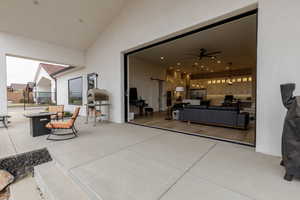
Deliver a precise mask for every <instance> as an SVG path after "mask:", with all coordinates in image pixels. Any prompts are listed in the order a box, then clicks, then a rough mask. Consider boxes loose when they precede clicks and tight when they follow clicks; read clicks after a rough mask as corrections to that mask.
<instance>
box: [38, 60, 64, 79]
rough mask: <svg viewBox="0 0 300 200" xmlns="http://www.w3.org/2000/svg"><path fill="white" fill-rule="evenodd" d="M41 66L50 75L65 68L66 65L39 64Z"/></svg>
mask: <svg viewBox="0 0 300 200" xmlns="http://www.w3.org/2000/svg"><path fill="white" fill-rule="evenodd" d="M40 67H41V68H44V70H45V71H46V72H47V73H48V74H49V75H50V76H51V75H52V74H53V73H55V72H58V71H61V70H63V69H65V68H66V67H63V66H60V65H51V64H45V63H41V64H40Z"/></svg>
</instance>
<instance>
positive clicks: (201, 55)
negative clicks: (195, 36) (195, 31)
mask: <svg viewBox="0 0 300 200" xmlns="http://www.w3.org/2000/svg"><path fill="white" fill-rule="evenodd" d="M221 53H222V51H213V52H208V50H207V49H204V48H201V49H200V52H199V53H198V54H187V55H188V56H194V57H197V58H198V60H202V59H203V58H211V59H214V58H215V57H216V55H218V54H221Z"/></svg>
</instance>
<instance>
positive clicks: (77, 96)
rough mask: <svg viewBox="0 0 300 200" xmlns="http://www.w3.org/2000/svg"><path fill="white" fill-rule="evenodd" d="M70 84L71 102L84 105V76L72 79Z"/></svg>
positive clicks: (71, 103)
mask: <svg viewBox="0 0 300 200" xmlns="http://www.w3.org/2000/svg"><path fill="white" fill-rule="evenodd" d="M68 85H69V104H70V105H82V77H78V78H74V79H70V80H69V81H68Z"/></svg>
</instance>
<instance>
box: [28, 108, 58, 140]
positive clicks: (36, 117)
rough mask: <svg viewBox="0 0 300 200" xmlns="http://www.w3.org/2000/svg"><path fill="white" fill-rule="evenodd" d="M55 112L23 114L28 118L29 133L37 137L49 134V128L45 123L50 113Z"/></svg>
mask: <svg viewBox="0 0 300 200" xmlns="http://www.w3.org/2000/svg"><path fill="white" fill-rule="evenodd" d="M55 114H56V113H52V112H41V113H31V114H25V115H24V116H25V117H27V118H29V119H30V135H31V136H32V137H37V136H42V135H48V134H50V129H48V128H46V125H47V124H48V123H49V122H50V121H51V115H55Z"/></svg>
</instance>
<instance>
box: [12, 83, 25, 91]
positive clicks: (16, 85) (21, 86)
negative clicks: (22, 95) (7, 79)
mask: <svg viewBox="0 0 300 200" xmlns="http://www.w3.org/2000/svg"><path fill="white" fill-rule="evenodd" d="M26 86H27V84H22V83H11V84H10V89H12V90H25V89H26Z"/></svg>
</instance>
